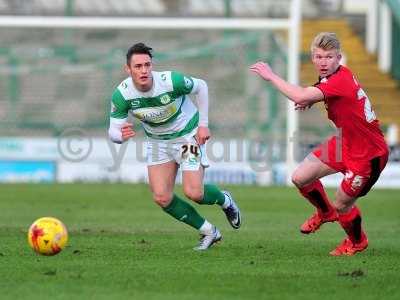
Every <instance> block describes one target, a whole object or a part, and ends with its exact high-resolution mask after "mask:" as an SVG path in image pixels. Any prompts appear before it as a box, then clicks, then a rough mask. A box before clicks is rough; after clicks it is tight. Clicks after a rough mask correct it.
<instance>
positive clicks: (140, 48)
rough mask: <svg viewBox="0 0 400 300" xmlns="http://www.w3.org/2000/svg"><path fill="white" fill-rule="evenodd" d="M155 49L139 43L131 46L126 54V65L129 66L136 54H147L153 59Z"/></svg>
mask: <svg viewBox="0 0 400 300" xmlns="http://www.w3.org/2000/svg"><path fill="white" fill-rule="evenodd" d="M152 51H153V48H151V47H148V46H146V45H145V44H144V43H137V44H134V45H133V46H131V47H130V48H129V49H128V52H127V53H126V64H127V65H129V64H130V61H131V57H132V55H134V54H147V55H148V56H150V58H153V54H152Z"/></svg>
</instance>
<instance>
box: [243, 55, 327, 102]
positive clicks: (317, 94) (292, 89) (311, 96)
mask: <svg viewBox="0 0 400 300" xmlns="http://www.w3.org/2000/svg"><path fill="white" fill-rule="evenodd" d="M250 71H252V72H254V73H256V74H257V75H259V76H260V77H261V78H263V79H264V80H266V81H269V82H271V83H272V84H273V85H274V86H275V87H276V88H277V89H278V90H279V91H280V92H281V93H282V94H284V95H285V96H286V97H287V98H289V99H290V100H291V101H293V102H294V103H295V104H296V105H299V106H301V107H306V106H310V105H312V104H314V103H315V102H318V101H321V100H323V99H324V95H323V94H322V92H321V91H320V90H319V89H318V88H315V87H306V88H303V87H301V86H298V85H295V84H291V83H289V82H287V81H286V80H284V79H283V78H281V77H280V76H279V75H277V74H275V73H274V72H273V71H272V69H271V67H270V66H269V65H268V64H266V63H264V62H258V63H256V64H254V65H252V66H251V67H250Z"/></svg>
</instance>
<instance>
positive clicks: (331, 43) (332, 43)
mask: <svg viewBox="0 0 400 300" xmlns="http://www.w3.org/2000/svg"><path fill="white" fill-rule="evenodd" d="M315 48H320V49H323V50H325V51H329V50H337V51H338V52H340V41H339V39H338V37H337V36H336V33H334V32H320V33H318V34H317V36H316V37H315V38H314V40H313V42H312V43H311V53H313V52H314V50H315Z"/></svg>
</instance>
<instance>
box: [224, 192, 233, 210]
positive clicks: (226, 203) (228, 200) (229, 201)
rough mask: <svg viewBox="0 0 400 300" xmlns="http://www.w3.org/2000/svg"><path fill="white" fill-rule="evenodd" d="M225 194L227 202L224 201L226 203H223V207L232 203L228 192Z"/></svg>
mask: <svg viewBox="0 0 400 300" xmlns="http://www.w3.org/2000/svg"><path fill="white" fill-rule="evenodd" d="M224 196H225V202H224V204H222V208H224V209H225V208H227V207H228V206H229V205H230V204H231V200H230V199H229V197H228V196H227V195H226V194H224Z"/></svg>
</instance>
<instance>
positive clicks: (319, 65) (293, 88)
mask: <svg viewBox="0 0 400 300" xmlns="http://www.w3.org/2000/svg"><path fill="white" fill-rule="evenodd" d="M311 56H312V62H313V64H314V66H315V69H316V71H317V72H318V74H319V81H318V82H317V83H316V84H315V85H314V86H310V87H305V88H304V87H300V86H297V85H293V84H290V83H288V82H286V81H285V80H283V79H282V78H281V77H279V76H278V75H276V74H275V73H274V72H273V71H272V70H271V68H270V66H269V65H268V64H266V63H263V62H257V63H256V64H254V65H252V66H251V67H250V70H251V71H252V72H254V73H256V74H258V75H259V76H261V77H262V78H263V79H265V80H266V81H269V82H271V83H272V84H273V85H274V86H275V87H276V88H277V89H278V90H279V91H280V92H281V93H283V94H284V95H286V96H287V97H288V98H289V99H290V100H291V101H293V102H294V103H295V108H296V109H298V110H305V109H307V108H310V107H311V106H312V105H313V104H314V103H316V102H319V101H324V103H325V107H326V110H327V112H328V118H329V119H330V120H332V121H333V123H335V125H336V127H337V128H338V134H336V135H334V136H332V137H331V138H329V139H328V140H327V141H326V142H325V143H323V144H321V145H319V146H318V147H317V148H316V149H315V150H314V151H313V152H312V153H310V154H309V155H308V156H307V157H306V158H305V159H304V160H303V161H302V162H301V163H300V165H299V166H298V167H297V169H296V170H295V171H294V173H293V175H292V182H293V183H294V185H295V186H296V187H297V188H298V189H299V191H300V193H301V194H302V195H303V196H304V197H305V198H306V199H308V201H309V202H310V203H311V204H312V205H314V206H315V208H316V212H315V213H314V214H313V215H312V216H311V217H310V218H309V219H308V220H306V222H305V223H304V224H303V225H302V226H301V229H300V231H301V232H302V233H304V234H309V233H312V232H315V231H317V230H318V229H319V228H320V226H321V225H322V224H323V223H326V222H335V221H338V222H339V223H340V225H341V226H342V227H343V229H344V231H345V232H346V234H347V237H346V238H345V239H344V240H343V242H342V243H341V244H339V246H337V247H336V249H334V250H333V251H331V252H330V254H331V255H333V256H340V255H354V254H355V253H357V252H360V251H363V250H364V249H366V248H367V247H368V239H367V235H366V233H365V231H364V230H363V228H362V225H361V213H360V210H359V209H358V208H357V206H356V205H355V202H356V200H357V198H359V197H362V196H365V195H366V194H367V193H368V191H369V190H370V189H371V187H372V186H373V185H374V184H375V182H376V181H377V180H378V178H379V175H380V173H381V172H382V170H383V168H384V167H385V165H386V163H387V160H388V155H389V150H388V147H387V145H386V142H385V140H384V136H383V134H382V131H381V130H380V128H379V122H378V120H377V118H376V115H375V113H374V111H373V110H372V106H371V102H370V100H369V99H368V96H367V95H366V94H365V92H364V90H363V89H362V88H361V86H360V84H359V83H358V81H357V79H356V78H355V77H354V75H353V74H352V73H351V71H350V70H349V69H348V68H347V67H345V66H343V65H341V64H340V60H341V57H342V56H341V53H340V42H339V40H338V38H337V36H336V34H334V33H329V32H321V33H319V34H318V35H317V36H316V37H315V38H314V41H313V42H312V45H311ZM338 172H341V173H343V174H344V178H343V180H342V183H341V185H340V186H339V188H338V190H337V192H336V195H335V202H334V203H331V202H330V201H329V199H328V196H327V194H326V192H325V190H324V187H323V186H322V184H321V181H320V180H319V179H320V178H322V177H324V176H327V175H330V174H334V173H338Z"/></svg>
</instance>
